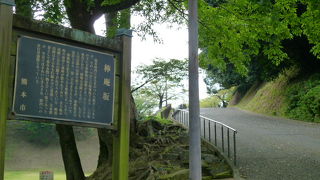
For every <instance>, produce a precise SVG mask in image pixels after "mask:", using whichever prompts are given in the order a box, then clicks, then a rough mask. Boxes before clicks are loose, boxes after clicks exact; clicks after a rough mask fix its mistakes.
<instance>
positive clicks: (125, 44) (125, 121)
mask: <svg viewBox="0 0 320 180" xmlns="http://www.w3.org/2000/svg"><path fill="white" fill-rule="evenodd" d="M131 33H132V32H131V30H125V29H121V30H119V31H118V36H119V37H120V38H121V40H122V49H123V51H122V56H121V59H120V63H119V65H120V82H119V83H120V88H119V91H120V93H119V95H120V100H119V101H120V105H119V110H118V111H119V117H115V118H116V119H117V122H115V126H117V130H118V131H117V134H116V135H115V136H114V140H113V160H112V179H113V180H127V179H128V173H129V139H130V137H129V136H130V76H131V37H132V35H131Z"/></svg>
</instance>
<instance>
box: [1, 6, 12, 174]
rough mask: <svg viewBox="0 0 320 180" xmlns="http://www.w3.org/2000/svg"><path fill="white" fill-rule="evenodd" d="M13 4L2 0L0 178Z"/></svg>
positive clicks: (3, 154) (6, 111)
mask: <svg viewBox="0 0 320 180" xmlns="http://www.w3.org/2000/svg"><path fill="white" fill-rule="evenodd" d="M12 6H14V3H13V2H12V3H10V2H8V1H5V2H4V1H3V0H2V1H1V0H0V180H3V179H4V159H5V141H6V140H5V137H6V121H7V115H8V104H9V100H8V85H9V83H8V82H9V64H10V61H9V60H10V46H11V32H12Z"/></svg>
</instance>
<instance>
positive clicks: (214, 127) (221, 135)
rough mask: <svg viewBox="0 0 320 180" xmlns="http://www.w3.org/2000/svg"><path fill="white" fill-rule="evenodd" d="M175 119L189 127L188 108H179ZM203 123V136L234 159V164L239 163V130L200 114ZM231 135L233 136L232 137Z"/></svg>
mask: <svg viewBox="0 0 320 180" xmlns="http://www.w3.org/2000/svg"><path fill="white" fill-rule="evenodd" d="M173 118H174V120H175V121H177V122H179V123H180V124H182V125H183V126H184V127H186V128H187V129H189V112H188V111H186V110H182V109H178V110H177V111H176V112H175V113H174V114H173ZM200 123H201V137H202V138H203V139H204V140H206V141H207V142H209V143H210V144H211V145H214V146H215V147H216V148H217V149H219V150H221V152H222V153H223V154H224V155H225V156H226V157H227V158H229V160H231V161H233V163H234V165H236V164H237V149H236V147H237V146H236V145H237V143H236V134H237V130H235V129H234V128H232V127H230V126H228V125H226V124H223V123H221V122H219V121H215V120H213V119H210V118H207V117H204V116H200ZM230 135H231V136H232V137H231V138H230Z"/></svg>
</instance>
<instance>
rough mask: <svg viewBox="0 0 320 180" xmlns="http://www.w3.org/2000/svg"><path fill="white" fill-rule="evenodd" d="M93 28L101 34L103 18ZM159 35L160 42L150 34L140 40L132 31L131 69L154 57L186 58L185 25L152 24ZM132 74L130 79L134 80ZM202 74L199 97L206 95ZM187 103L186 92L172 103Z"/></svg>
mask: <svg viewBox="0 0 320 180" xmlns="http://www.w3.org/2000/svg"><path fill="white" fill-rule="evenodd" d="M141 20H142V19H141V18H140V17H136V16H133V17H132V19H131V21H132V24H135V23H139V22H140V21H141ZM94 26H95V30H96V33H97V34H98V35H103V34H104V30H105V20H104V18H100V19H98V20H97V21H96V22H95V24H94ZM154 28H155V30H156V31H157V33H158V35H159V37H160V38H161V39H162V40H163V43H162V44H159V43H156V42H154V41H153V38H152V37H151V36H148V37H147V38H146V40H141V38H140V37H138V36H137V34H136V33H133V39H132V62H131V63H132V67H131V69H132V70H135V68H136V67H137V66H138V65H141V64H151V63H152V60H153V59H155V58H163V59H168V60H169V59H187V58H188V30H187V27H182V26H179V28H178V26H173V27H171V28H169V26H168V25H167V24H157V25H155V26H154ZM134 78H135V77H134V76H133V77H132V81H134ZM203 78H204V74H200V78H199V87H200V88H199V91H200V94H199V96H200V99H203V98H206V97H208V95H207V93H206V86H205V83H204V82H203ZM184 83H185V87H186V88H187V87H188V81H187V80H186V81H185V82H184ZM181 103H188V95H187V94H186V95H185V96H184V97H182V98H181V99H180V100H179V101H175V102H173V104H174V105H177V104H181Z"/></svg>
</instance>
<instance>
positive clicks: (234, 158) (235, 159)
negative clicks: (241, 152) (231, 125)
mask: <svg viewBox="0 0 320 180" xmlns="http://www.w3.org/2000/svg"><path fill="white" fill-rule="evenodd" d="M236 133H237V132H236V131H233V162H234V165H235V166H236V165H237V149H236V144H237V143H236Z"/></svg>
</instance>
